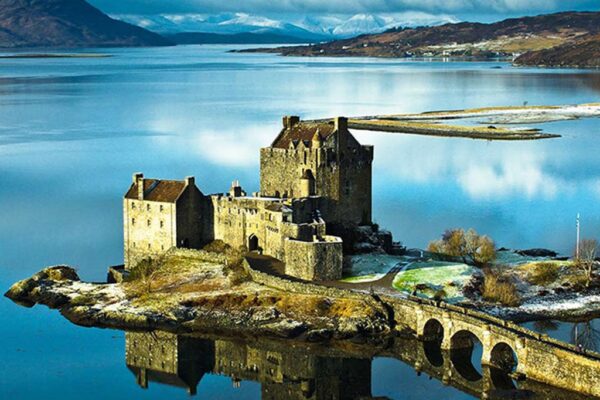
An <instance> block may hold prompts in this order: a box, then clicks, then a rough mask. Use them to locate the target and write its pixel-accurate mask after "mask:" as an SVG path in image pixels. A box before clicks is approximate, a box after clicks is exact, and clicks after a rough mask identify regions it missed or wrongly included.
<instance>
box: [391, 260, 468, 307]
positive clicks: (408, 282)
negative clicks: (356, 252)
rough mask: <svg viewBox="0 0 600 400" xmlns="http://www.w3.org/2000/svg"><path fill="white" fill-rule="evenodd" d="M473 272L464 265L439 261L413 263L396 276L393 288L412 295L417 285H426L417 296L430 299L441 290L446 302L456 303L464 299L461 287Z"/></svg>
mask: <svg viewBox="0 0 600 400" xmlns="http://www.w3.org/2000/svg"><path fill="white" fill-rule="evenodd" d="M474 272H475V268H473V267H471V266H468V265H466V264H456V263H447V262H440V261H432V262H422V263H414V264H411V265H410V266H409V267H408V269H407V270H406V271H402V272H399V273H398V274H397V275H396V277H395V278H394V283H393V286H394V288H396V289H397V290H400V291H403V292H407V293H412V292H413V291H414V290H415V289H416V287H417V285H426V286H427V288H426V289H423V290H419V291H417V295H419V296H422V297H428V298H431V297H433V296H434V295H435V294H436V292H438V291H441V290H443V291H444V292H445V293H446V295H445V300H446V301H448V302H457V301H460V300H462V299H463V298H464V297H463V294H462V287H463V286H464V284H465V283H466V282H467V281H468V280H469V279H471V276H472V275H473V273H474Z"/></svg>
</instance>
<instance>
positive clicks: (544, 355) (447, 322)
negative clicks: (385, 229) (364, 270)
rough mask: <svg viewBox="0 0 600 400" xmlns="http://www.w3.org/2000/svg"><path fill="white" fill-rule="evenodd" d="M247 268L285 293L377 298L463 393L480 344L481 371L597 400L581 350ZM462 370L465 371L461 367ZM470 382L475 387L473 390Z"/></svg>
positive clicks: (397, 300)
mask: <svg viewBox="0 0 600 400" xmlns="http://www.w3.org/2000/svg"><path fill="white" fill-rule="evenodd" d="M245 266H246V268H247V270H248V272H249V273H250V275H251V276H252V278H253V280H254V281H255V282H257V283H261V284H263V285H266V286H270V287H274V288H277V289H280V290H285V291H288V292H295V293H314V294H321V295H326V296H331V297H355V298H361V299H364V298H365V297H366V296H376V298H377V299H379V300H380V301H381V303H382V304H383V305H384V306H385V307H386V308H387V309H388V311H389V313H390V314H391V318H390V319H392V318H393V320H394V322H395V326H396V330H398V331H406V330H410V331H412V332H413V333H414V334H415V336H416V337H417V338H418V339H420V340H421V341H422V342H423V343H425V344H429V345H431V346H430V347H432V348H435V347H437V348H438V349H439V351H441V352H442V353H444V352H445V353H448V355H449V357H446V358H447V359H449V360H450V362H451V365H452V366H453V369H452V368H450V369H449V368H442V369H440V371H441V370H445V371H448V370H450V371H452V370H456V371H457V372H459V374H455V376H462V377H466V378H465V380H462V381H459V382H458V386H459V387H464V388H465V391H467V392H471V393H475V392H477V391H480V389H482V386H481V382H479V381H480V380H481V378H482V377H481V374H480V373H479V372H477V371H476V370H475V368H473V367H472V364H471V363H470V361H471V357H472V354H473V349H474V346H475V344H476V343H477V342H480V343H481V345H482V349H483V354H482V359H481V364H482V365H483V366H487V367H492V368H493V369H496V370H500V371H503V372H505V373H511V374H512V375H513V376H516V377H518V378H527V379H528V380H531V381H537V382H540V383H545V384H548V385H550V386H553V387H557V388H562V389H566V390H570V391H576V392H579V393H583V394H585V395H588V396H589V395H591V396H595V397H599V398H600V354H598V353H594V352H591V351H585V350H579V349H577V348H576V347H575V346H572V345H570V344H567V343H564V342H561V341H559V340H555V339H552V338H550V337H548V336H547V335H544V334H540V333H536V332H533V331H531V330H529V329H526V328H523V327H521V326H519V325H517V324H515V323H512V322H510V321H505V320H503V319H499V318H495V317H493V316H491V315H489V314H485V313H482V312H478V311H475V310H472V309H468V308H464V307H458V306H454V305H451V304H447V303H444V302H439V303H438V302H435V301H433V300H426V299H422V298H419V297H415V296H404V295H401V294H399V293H398V292H396V291H394V290H391V289H388V288H385V287H373V290H371V287H369V288H367V287H366V285H359V284H343V285H341V284H340V282H337V281H336V282H321V283H318V284H317V283H311V282H306V281H302V280H298V279H295V280H294V279H290V278H289V277H285V276H276V275H272V274H270V273H268V272H261V271H258V270H255V269H253V268H251V267H250V265H249V264H248V263H245ZM447 361H448V360H446V362H447ZM466 361H468V362H466ZM430 364H431V363H430ZM432 365H433V364H432ZM464 365H467V367H462V366H464ZM469 365H471V367H470V368H469V367H468V366H469ZM457 379H458V378H457ZM469 379H470V380H469ZM484 381H485V380H484ZM473 382H476V383H477V382H479V383H477V384H476V385H475V386H474V383H473ZM463 383H464V385H463ZM477 385H479V386H477ZM550 398H551V397H550Z"/></svg>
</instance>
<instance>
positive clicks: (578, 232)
mask: <svg viewBox="0 0 600 400" xmlns="http://www.w3.org/2000/svg"><path fill="white" fill-rule="evenodd" d="M580 232H581V223H580V222H579V213H577V244H576V246H575V257H576V258H577V259H578V260H579V237H580Z"/></svg>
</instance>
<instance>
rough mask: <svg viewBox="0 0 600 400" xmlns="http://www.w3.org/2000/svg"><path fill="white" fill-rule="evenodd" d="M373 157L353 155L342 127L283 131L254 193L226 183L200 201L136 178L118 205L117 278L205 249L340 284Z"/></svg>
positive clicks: (172, 184)
mask: <svg viewBox="0 0 600 400" xmlns="http://www.w3.org/2000/svg"><path fill="white" fill-rule="evenodd" d="M372 161H373V147H372V146H365V145H361V144H360V143H359V142H358V141H357V140H356V138H355V137H354V136H353V135H352V134H351V133H350V132H349V131H348V122H347V119H346V118H343V117H338V118H335V119H334V120H333V121H332V122H302V121H300V118H299V117H295V116H287V117H284V118H283V129H282V130H281V132H280V133H279V135H278V136H277V137H276V138H275V140H274V141H273V143H272V144H271V146H269V147H266V148H263V149H261V151H260V192H258V193H255V194H253V195H252V196H248V195H247V194H246V193H245V192H244V190H243V189H242V187H241V186H240V184H239V183H238V182H237V181H234V182H233V184H232V186H231V188H230V190H229V193H225V194H224V193H219V194H212V195H205V194H203V193H202V192H201V191H200V189H198V187H197V186H196V182H195V180H194V178H193V177H188V178H186V179H185V180H184V181H172V180H159V179H147V178H144V176H143V175H142V174H140V173H137V174H135V175H134V176H133V183H132V185H131V187H130V188H129V190H128V191H127V193H126V194H125V199H124V202H123V215H124V252H125V268H126V269H129V268H131V267H133V266H135V265H136V264H137V263H138V262H139V261H141V260H142V259H145V258H149V257H150V258H151V257H156V256H158V255H160V254H162V253H164V252H165V251H167V250H168V249H170V248H172V247H183V248H196V249H198V248H201V247H202V246H203V245H205V244H207V243H210V242H212V241H215V240H220V241H223V242H224V243H226V244H228V245H230V246H232V247H235V248H239V247H244V248H246V249H247V250H248V251H250V252H258V253H260V254H264V255H268V256H271V257H273V258H276V259H278V260H280V261H282V262H283V263H284V265H285V274H286V275H289V276H293V277H297V278H301V279H305V280H316V281H319V280H333V279H339V278H341V274H342V259H343V240H342V237H343V236H344V234H345V233H346V232H348V231H349V230H351V229H354V228H356V227H358V226H361V225H363V226H364V225H371V164H372Z"/></svg>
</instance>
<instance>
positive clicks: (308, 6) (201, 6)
mask: <svg viewBox="0 0 600 400" xmlns="http://www.w3.org/2000/svg"><path fill="white" fill-rule="evenodd" d="M88 1H89V2H90V3H92V4H93V5H94V6H96V7H98V8H100V9H101V10H102V11H104V12H106V13H109V14H143V15H153V14H218V13H222V12H245V13H251V14H256V15H266V16H286V17H288V18H289V17H294V16H295V17H300V16H304V15H353V14H358V13H377V14H393V13H402V12H407V11H420V12H425V13H428V14H432V15H440V14H446V15H448V14H449V15H452V16H455V17H456V18H457V19H460V20H463V21H482V22H489V21H496V20H501V19H505V18H511V17H518V16H523V15H537V14H545V13H551V12H558V11H571V10H578V11H599V10H600V0H88Z"/></svg>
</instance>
